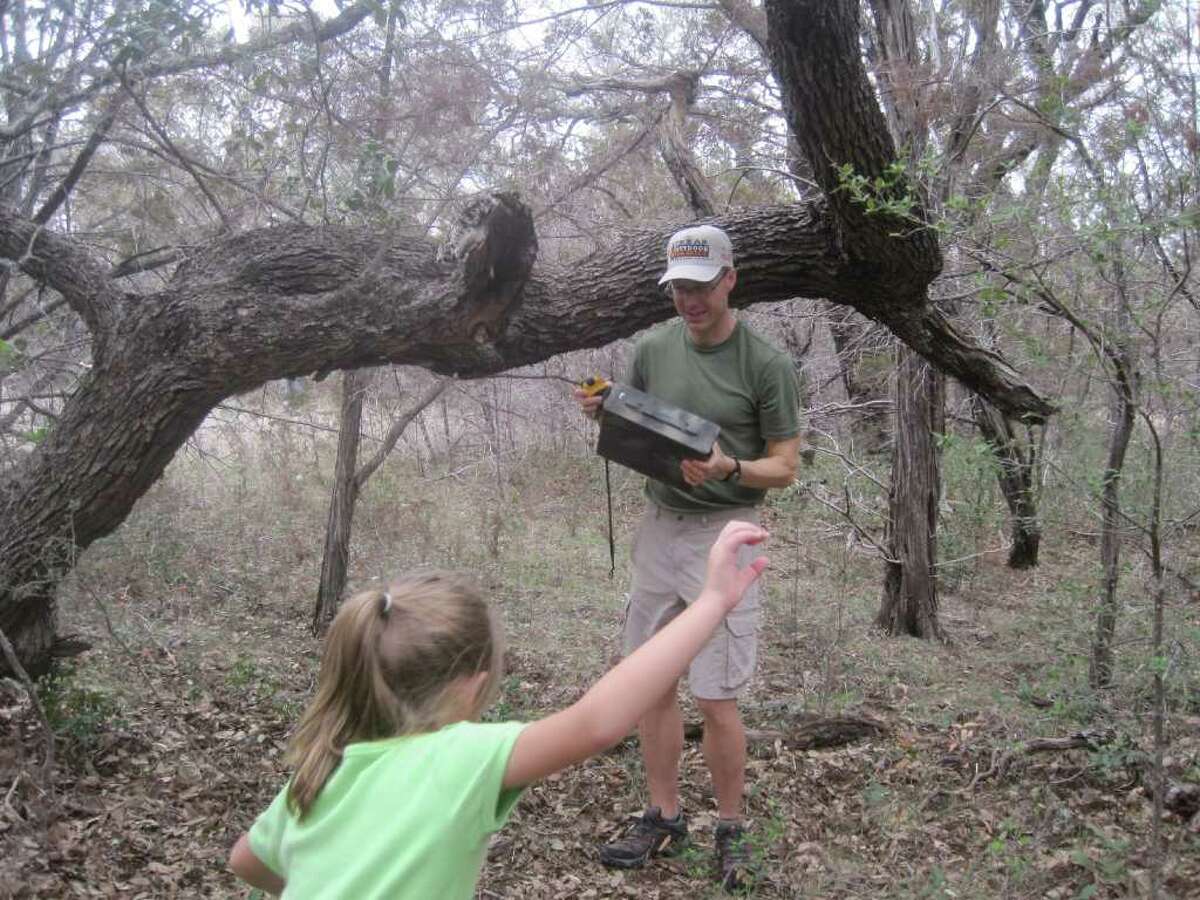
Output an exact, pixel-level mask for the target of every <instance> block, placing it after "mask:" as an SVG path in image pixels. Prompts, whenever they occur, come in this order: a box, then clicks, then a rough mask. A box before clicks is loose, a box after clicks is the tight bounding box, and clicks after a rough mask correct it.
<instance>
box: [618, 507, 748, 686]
mask: <svg viewBox="0 0 1200 900" xmlns="http://www.w3.org/2000/svg"><path fill="white" fill-rule="evenodd" d="M732 519H742V520H744V521H748V522H754V523H756V524H757V522H758V510H756V509H754V508H752V507H745V508H741V509H731V510H723V511H721V512H717V513H676V512H672V511H671V510H668V509H662V508H661V507H658V506H656V505H654V504H653V503H650V504H647V508H646V512H645V514H644V515H643V516H642V521H641V523H640V524H639V525H638V529H637V533H636V535H635V537H634V540H633V585H632V587H631V588H630V591H629V602H628V604H627V605H626V608H625V626H624V630H623V642H624V651H625V655H626V656H628V655H629V654H630V653H632V652H633V651H634V650H636V649H637V648H638V647H639V646H641V645H642V644H643V643H645V642H646V641H647V640H649V639H650V637H651V636H653V635H654V634H655V633H656V632H658V631H659V629H661V628H663V627H664V626H665V625H666V624H667V623H668V622H670V621H671V620H672V619H674V618H675V617H676V616H677V615H679V614H680V613H681V612H683V610H684V609H686V608H687V605H688V604H690V603H692V602H693V601H694V600H695V599H696V598H697V597H699V596H700V590H701V588H702V587H703V586H704V574H705V570H706V568H707V565H708V551H709V549H710V548H711V547H712V545H713V542H714V541H716V539H717V535H719V534H720V533H721V529H722V528H724V527H725V524H726V523H727V522H729V521H730V520H732ZM758 552H759V551H758V548H756V547H743V548H742V550H741V554H740V561H741V562H742V564H743V565H744V564H745V563H747V562H749V561H750V560H752V559H754V557H755V556H757V555H758ZM758 610H759V601H758V584H757V583H755V584H754V585H752V586H751V587H750V589H749V590H748V591H747V592H746V595H745V597H744V598H743V599H742V602H741V603H740V604H738V606H737V608H736V609H734V610H733V612H731V613H730V614H729V615H728V616H726V617H725V621H724V622H723V623H722V624H721V625H720V626H719V627H718V628H717V630H716V631H715V632H714V633H713V636H712V638H711V639H710V640H709V642H708V643H707V644H706V645H705V646H704V649H702V650H701V651H700V653H699V655H698V656H697V657H696V658H695V659H694V660H693V661H692V665H691V667H690V668H689V669H688V686H689V687H690V688H691V691H692V694H693V696H695V697H697V698H698V699H701V700H730V699H733V698H735V697H738V696H739V695H740V694H741V693H742V692H743V691H744V690H745V688H746V685H747V684H748V683H749V681H750V676H751V675H752V674H753V673H754V661H755V657H756V656H757V651H758Z"/></svg>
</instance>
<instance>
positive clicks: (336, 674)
mask: <svg viewBox="0 0 1200 900" xmlns="http://www.w3.org/2000/svg"><path fill="white" fill-rule="evenodd" d="M500 662H501V648H500V646H499V638H498V629H496V628H495V627H494V625H493V620H492V616H491V614H490V612H489V610H488V608H487V605H486V604H485V603H484V602H483V599H482V598H481V597H480V595H479V592H478V590H477V589H476V588H475V587H474V585H473V584H471V583H470V582H469V581H467V580H465V579H463V578H461V577H459V576H455V575H451V574H448V573H443V572H427V573H419V574H415V575H410V576H407V577H405V578H402V579H398V580H397V581H394V582H392V583H391V584H389V585H388V586H387V587H386V588H384V589H376V590H370V591H364V592H363V593H360V594H357V595H356V596H354V597H352V598H351V599H349V600H347V601H346V603H345V604H344V605H343V606H342V609H341V610H340V611H339V612H338V614H337V616H336V617H335V618H334V620H333V624H332V626H331V627H330V629H329V634H328V636H327V637H326V641H325V650H324V653H323V654H322V657H321V671H320V675H319V677H318V681H317V693H316V696H315V697H314V698H313V700H312V702H310V703H309V705H308V707H307V708H306V709H305V711H304V714H303V716H302V717H301V719H300V723H299V725H298V726H297V727H296V733H295V734H294V736H293V737H292V741H291V745H290V747H289V751H288V762H289V764H290V765H291V766H292V767H293V768H294V770H295V774H294V775H293V777H292V781H291V783H290V785H289V787H288V806H289V807H290V808H291V810H292V811H293V812H294V813H295V814H296V815H297V817H299V818H303V817H304V816H305V815H306V814H307V813H308V811H309V810H310V809H311V808H312V805H313V803H314V802H316V799H317V796H318V794H320V792H321V789H322V788H323V787H324V786H325V783H326V781H328V780H329V777H330V776H331V775H332V774H333V772H334V770H335V769H336V768H337V767H338V765H339V764H340V763H341V760H342V752H343V750H344V749H345V747H346V746H347V745H348V744H351V743H355V742H358V741H372V740H381V739H384V738H390V737H396V736H400V735H405V734H418V733H422V732H427V731H435V730H437V729H438V728H441V727H443V726H445V725H447V724H450V722H451V721H453V720H454V718H455V716H456V714H458V715H461V705H460V698H459V697H457V696H456V695H454V692H453V688H454V686H455V684H456V682H458V680H459V679H460V678H462V677H464V676H471V675H475V674H478V673H479V672H488V673H489V677H488V679H487V681H486V683H485V686H484V689H483V690H481V691H480V696H479V699H478V702H477V703H476V708H475V709H474V710H473V711H472V714H473V715H478V714H479V713H480V712H482V710H483V708H484V707H485V705H486V704H487V703H490V702H491V699H492V698H493V697H494V695H495V693H496V691H497V689H498V686H499V680H500ZM455 701H459V702H455Z"/></svg>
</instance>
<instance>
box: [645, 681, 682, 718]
mask: <svg viewBox="0 0 1200 900" xmlns="http://www.w3.org/2000/svg"><path fill="white" fill-rule="evenodd" d="M678 707H679V682H675V683H674V684H673V685H671V687H670V689H669V690H667V691H665V692H664V693H663V694H662V696H660V697H659V698H658V699H657V700H655V701H654V703H653V704H652V705H651V707H650V708H649V709H648V710H646V712H645V714H644V715H643V716H642V719H641V721H642V722H646V721H647V720H649V721H651V722H657V721H659V720H660V719H662V718H663V717H665V716H670V715H671V714H672V713H674V712H675V710H676V709H678Z"/></svg>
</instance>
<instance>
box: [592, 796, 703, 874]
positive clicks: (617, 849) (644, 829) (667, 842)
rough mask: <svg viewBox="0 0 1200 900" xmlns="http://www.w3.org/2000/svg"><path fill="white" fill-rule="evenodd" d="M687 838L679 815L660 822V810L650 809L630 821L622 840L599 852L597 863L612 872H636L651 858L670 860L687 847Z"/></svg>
mask: <svg viewBox="0 0 1200 900" xmlns="http://www.w3.org/2000/svg"><path fill="white" fill-rule="evenodd" d="M687 837H688V828H687V819H685V818H684V816H683V813H682V812H681V813H679V815H677V816H676V817H675V818H674V819H664V818H663V817H662V810H660V809H659V808H658V807H657V806H651V807H650V808H649V809H648V810H646V811H645V812H644V813H643V814H642V816H641V817H640V818H638V819H635V820H634V822H633V825H632V827H630V829H629V833H628V834H627V835H625V837H623V838H620V839H619V840H616V841H613V842H612V843H611V844H605V845H604V846H603V847H601V848H600V862H601V863H602V864H604V865H606V866H609V867H610V868H614V869H637V868H640V867H641V866H644V865H645V864H646V861H647V860H649V859H650V857H652V856H674V855H675V854H676V853H678V852H679V851H680V850H682V849H683V848H684V846H686V845H687Z"/></svg>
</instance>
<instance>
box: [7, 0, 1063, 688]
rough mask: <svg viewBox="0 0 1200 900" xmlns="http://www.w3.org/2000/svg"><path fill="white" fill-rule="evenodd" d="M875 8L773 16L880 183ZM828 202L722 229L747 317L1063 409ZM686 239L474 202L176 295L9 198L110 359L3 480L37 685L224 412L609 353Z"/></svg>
mask: <svg viewBox="0 0 1200 900" xmlns="http://www.w3.org/2000/svg"><path fill="white" fill-rule="evenodd" d="M856 8H857V4H856V3H852V2H851V0H837V2H824V0H823V2H817V0H806V2H797V3H784V2H781V0H773V2H770V3H769V4H768V6H767V11H768V15H769V17H770V19H771V23H772V31H771V40H770V43H771V50H772V58H773V59H775V60H776V66H777V71H778V73H779V74H780V79H779V80H780V83H781V84H782V85H783V86H784V89H785V91H787V92H788V94H789V95H790V102H789V108H790V109H791V110H792V115H791V116H790V118H791V119H792V120H793V121H791V122H790V123H789V124H790V125H791V127H792V128H793V130H794V131H795V133H796V134H797V135H798V136H799V140H800V141H801V143H802V145H804V146H805V152H806V154H807V155H808V157H809V159H816V160H830V161H844V162H849V163H851V164H852V165H854V166H855V168H856V169H857V170H859V171H862V172H863V173H864V174H868V175H873V174H875V173H876V172H877V171H878V170H879V169H880V167H881V166H883V165H885V164H886V163H887V162H888V161H890V160H891V158H892V157H893V156H894V153H893V148H892V147H891V145H890V139H889V137H888V135H887V132H886V128H885V126H884V123H883V119H882V115H881V113H880V111H879V108H878V105H877V104H875V100H874V96H873V94H872V90H871V86H870V84H869V82H868V81H867V78H866V74H865V72H864V71H863V68H862V64H861V60H860V59H859V55H858V53H859V50H858V44H857V28H856V24H855V19H854V10H855V9H856ZM817 168H818V170H819V171H818V172H817V178H818V179H819V180H820V183H821V184H822V186H823V188H824V189H825V191H826V198H824V199H819V200H814V201H811V202H808V203H804V204H797V205H792V206H784V207H768V208H760V209H755V210H752V211H748V212H743V213H739V214H736V215H729V216H726V217H724V218H722V219H720V220H719V223H720V224H721V226H722V227H724V228H725V229H726V230H727V231H729V233H730V234H731V236H732V237H733V239H734V241H735V243H736V244H737V245H738V246H739V247H742V248H746V249H745V250H744V252H743V253H742V254H741V257H740V259H739V266H738V270H739V283H738V290H737V292H736V294H735V296H734V297H733V298H732V299H733V302H734V303H735V305H744V304H745V303H746V302H748V298H753V299H754V300H755V301H770V300H782V299H788V298H792V297H797V296H806V297H825V298H830V299H833V300H835V301H837V302H842V303H847V304H850V305H852V306H854V307H855V308H856V309H858V310H859V311H860V312H862V313H863V314H864V315H866V316H868V317H870V318H872V319H875V320H876V321H879V322H881V323H883V324H885V325H887V326H888V327H889V328H891V329H892V330H893V331H894V332H895V333H896V334H897V335H898V336H899V337H900V338H901V339H902V340H904V341H905V342H907V343H908V344H909V346H911V347H912V348H913V349H914V350H916V351H917V352H918V353H920V354H921V355H923V356H924V357H925V358H926V359H928V360H929V361H930V362H931V363H933V364H934V365H935V366H938V367H939V368H942V369H944V370H945V371H947V372H948V373H950V374H952V375H954V376H955V377H957V378H958V379H959V380H961V381H963V382H964V383H965V384H966V385H968V386H969V387H970V388H972V389H973V390H975V391H977V392H978V393H980V394H983V395H984V396H986V397H988V398H989V399H990V400H991V401H992V402H994V403H995V404H996V405H997V406H998V407H1000V408H1001V409H1004V410H1005V411H1007V412H1009V413H1011V414H1012V415H1015V416H1022V415H1029V416H1033V417H1035V418H1041V417H1044V416H1046V415H1048V414H1049V413H1050V412H1051V411H1052V410H1051V407H1050V405H1049V404H1048V403H1046V401H1045V400H1043V399H1042V398H1041V397H1040V396H1039V395H1038V394H1037V393H1036V392H1035V391H1034V390H1033V389H1032V388H1030V387H1029V386H1028V385H1027V384H1025V383H1024V381H1023V380H1022V379H1021V378H1020V376H1019V375H1018V374H1017V373H1016V372H1014V371H1013V370H1012V369H1011V368H1010V367H1009V366H1008V365H1007V364H1006V363H1004V361H1003V360H1001V359H1000V358H999V357H998V356H997V355H995V354H993V353H991V352H989V351H987V350H984V349H983V348H980V347H978V346H976V345H974V344H973V343H971V342H970V341H969V340H967V339H965V338H964V337H963V336H962V335H961V334H959V333H958V332H957V331H956V330H955V329H954V327H953V326H952V325H951V324H950V323H949V322H947V321H946V320H945V318H944V317H943V316H942V315H941V314H940V313H938V312H937V310H935V309H932V308H931V307H929V306H928V304H927V303H926V302H925V286H926V285H927V284H928V283H929V281H930V280H931V279H932V278H933V277H934V276H935V275H936V274H937V272H938V270H939V265H940V260H939V256H938V251H937V245H936V241H935V240H934V238H933V236H932V235H930V234H929V233H927V232H921V233H907V234H904V235H903V236H900V237H895V236H893V234H892V232H893V230H894V228H893V225H894V223H889V222H880V221H871V220H868V218H867V217H866V216H865V215H864V213H863V212H862V211H861V210H860V209H857V208H856V207H855V206H854V205H853V203H852V202H851V201H850V198H848V197H847V196H846V194H845V193H844V192H836V191H835V189H836V187H837V179H836V173H835V172H834V171H833V169H832V167H831V166H822V167H817ZM674 229H675V223H670V224H667V225H664V227H662V228H643V229H640V230H636V231H631V232H629V233H627V234H625V235H622V240H621V244H620V246H619V248H618V249H602V250H599V251H597V252H596V253H594V254H592V255H591V256H589V257H587V258H586V259H583V260H580V261H577V262H575V263H573V264H572V265H571V266H570V267H569V268H558V267H553V266H549V265H541V266H538V267H536V268H535V267H534V259H535V257H536V253H537V241H536V237H535V235H534V231H533V224H532V217H531V216H530V214H529V212H528V210H527V209H526V208H525V207H524V206H523V205H521V204H520V203H519V202H517V201H516V200H515V198H513V197H511V196H505V195H497V196H495V197H493V198H489V199H488V200H487V202H480V203H478V204H475V205H473V206H472V207H471V208H470V209H468V210H467V211H466V214H465V217H464V224H463V227H462V228H460V230H459V233H458V237H457V238H456V240H455V241H454V244H453V248H452V252H451V253H449V254H446V253H442V254H439V252H438V250H439V248H438V247H437V246H435V245H434V244H432V243H431V242H429V241H425V240H421V239H412V238H409V239H403V240H402V239H400V238H398V237H397V236H395V235H391V234H387V233H385V232H383V231H381V230H376V231H371V230H366V229H353V228H338V227H317V228H310V227H304V226H296V225H293V226H284V227H279V228H271V229H264V230H259V231H252V232H247V233H243V234H239V235H235V236H231V237H229V238H226V239H222V240H219V241H214V242H212V243H211V244H209V245H204V246H200V247H197V248H193V249H192V250H191V251H190V252H189V255H188V257H187V258H186V260H185V261H184V262H182V263H181V264H180V265H179V266H178V268H177V270H176V271H175V273H174V275H173V277H172V279H171V281H170V282H169V283H168V284H167V286H166V287H165V288H163V289H162V290H160V291H157V292H155V293H148V294H134V293H130V292H127V291H124V290H122V289H121V287H120V282H118V281H115V280H114V279H113V278H112V277H111V275H112V271H111V270H110V269H109V267H108V266H107V265H105V264H104V263H102V262H101V261H99V260H98V259H96V258H95V257H94V256H92V255H91V254H90V253H89V252H88V250H87V249H86V248H85V247H84V245H83V244H82V243H81V242H76V241H73V240H70V239H68V238H66V237H63V236H62V235H60V234H58V233H56V232H55V231H53V230H52V229H48V228H44V227H39V226H37V225H36V224H35V223H34V222H32V221H31V220H30V219H29V218H28V217H26V216H22V215H20V214H19V213H17V212H15V211H13V210H12V209H9V208H0V258H5V259H9V260H13V261H14V262H15V263H16V264H17V265H18V266H19V267H20V269H21V270H22V271H23V272H25V273H26V274H27V275H29V276H31V277H32V278H34V279H36V280H38V281H41V282H43V283H45V284H47V285H49V286H50V287H52V288H54V289H55V290H57V291H59V292H60V293H61V294H62V295H63V296H64V297H65V298H66V299H67V302H68V303H69V304H70V305H71V307H72V308H73V309H74V310H75V311H76V312H77V313H78V314H79V315H80V317H81V318H82V319H83V321H84V323H85V324H86V326H87V327H88V329H89V331H90V333H91V336H92V341H93V345H92V347H93V350H92V352H93V365H92V368H91V370H90V371H89V372H88V374H87V376H86V377H85V378H84V380H83V381H82V383H81V385H80V387H79V389H78V391H77V392H76V394H75V395H74V396H73V397H72V398H71V399H70V400H69V401H68V402H67V404H66V405H65V406H64V408H63V410H62V413H61V416H60V418H59V421H58V422H57V424H56V426H55V427H54V428H53V429H52V430H51V432H50V433H49V434H48V435H47V437H46V439H45V440H44V441H43V442H42V443H41V444H39V446H38V447H37V448H36V449H35V450H34V452H33V453H32V454H31V455H30V457H29V458H28V460H27V462H26V464H25V465H24V466H23V467H22V468H21V470H20V471H18V472H17V473H16V474H15V476H14V477H13V478H12V479H11V480H9V481H8V482H7V483H5V484H3V485H0V630H3V631H4V632H5V633H6V634H8V635H9V637H10V639H11V640H12V642H13V645H14V648H15V649H16V652H17V655H18V657H19V658H20V659H21V660H22V662H23V663H24V664H25V665H26V666H27V668H29V669H30V671H31V674H32V673H33V672H37V671H44V668H45V666H46V664H47V663H48V661H49V659H50V656H51V653H52V650H53V645H54V642H55V632H54V616H53V597H54V588H55V586H56V585H57V582H58V580H59V578H60V577H61V576H62V574H63V573H64V572H65V571H67V570H68V569H69V568H70V566H71V565H73V563H74V560H75V558H76V555H77V554H78V553H79V551H81V550H82V549H84V548H86V547H87V546H88V545H90V544H91V543H92V542H93V541H95V540H97V539H98V538H100V537H103V536H104V535H105V534H108V533H109V532H111V531H112V530H113V529H114V528H116V527H117V526H118V525H119V524H120V523H121V522H122V521H123V520H124V519H125V517H126V516H127V515H128V514H129V511H130V510H131V509H132V507H133V505H134V503H135V502H136V501H137V499H138V498H139V497H141V496H142V494H144V493H145V491H146V490H148V489H149V487H150V486H151V485H152V484H153V483H154V482H155V481H156V480H157V479H158V478H159V476H160V475H161V474H162V472H163V470H164V468H165V467H166V465H167V463H168V462H169V461H170V460H171V458H172V456H173V455H174V453H175V452H176V450H178V448H179V447H180V446H181V445H182V444H183V443H184V441H185V440H186V439H187V437H188V436H189V435H190V434H191V433H192V432H193V431H194V430H195V429H196V428H197V427H198V426H199V425H200V423H201V422H202V421H203V420H204V417H205V416H206V415H207V413H208V412H209V410H211V409H212V407H213V406H214V405H215V404H217V403H219V402H220V401H221V400H223V399H225V398H226V397H229V396H231V395H234V394H238V393H242V392H245V391H247V390H250V389H252V388H254V387H256V386H258V385H261V384H263V383H265V382H267V381H269V380H273V379H277V378H288V377H299V376H301V375H307V374H311V373H313V372H314V371H318V370H331V369H354V368H361V367H364V366H372V365H381V364H384V363H395V364H400V365H417V366H422V367H425V368H428V369H431V370H433V371H436V372H441V373H446V374H458V375H461V376H466V377H476V376H481V375H486V374H490V373H495V372H500V371H503V370H505V369H509V368H512V367H515V366H519V365H524V364H527V363H531V362H536V361H540V360H542V359H545V358H546V357H548V356H550V355H553V354H556V353H561V352H564V351H567V350H572V349H578V348H583V347H596V346H601V345H604V344H607V343H610V342H611V341H613V340H615V339H617V338H619V337H623V336H627V335H630V334H633V333H634V332H636V331H638V330H639V329H641V328H644V327H646V326H647V325H650V324H653V323H654V322H657V321H661V320H662V319H665V318H667V317H668V316H670V315H671V308H670V304H668V303H666V302H665V301H664V300H663V299H662V295H661V292H660V291H659V289H658V286H657V283H656V282H657V277H656V276H657V274H658V271H659V269H660V266H661V260H660V256H661V248H662V246H663V245H664V243H665V242H666V239H667V237H668V236H669V235H670V233H671V232H672V231H673V230H674Z"/></svg>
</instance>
